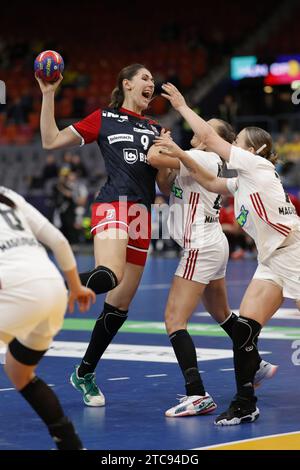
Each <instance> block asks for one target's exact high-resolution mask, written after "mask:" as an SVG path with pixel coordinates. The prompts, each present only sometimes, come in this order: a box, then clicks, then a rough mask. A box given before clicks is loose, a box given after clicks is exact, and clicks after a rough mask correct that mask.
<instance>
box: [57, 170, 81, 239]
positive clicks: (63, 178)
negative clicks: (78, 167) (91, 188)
mask: <svg viewBox="0 0 300 470" xmlns="http://www.w3.org/2000/svg"><path fill="white" fill-rule="evenodd" d="M69 174H70V170H69V169H68V168H66V167H64V168H62V169H61V170H60V172H59V179H58V182H57V183H56V185H55V186H54V188H53V202H54V208H55V209H54V216H53V222H54V224H55V225H56V226H57V227H58V228H59V229H60V230H61V231H62V233H63V234H64V235H65V237H66V238H67V240H68V241H69V242H70V243H71V244H77V243H78V233H77V229H76V228H75V209H76V203H75V200H74V198H73V188H72V185H70V181H68V176H69Z"/></svg>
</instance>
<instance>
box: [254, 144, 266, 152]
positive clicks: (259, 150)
mask: <svg viewBox="0 0 300 470" xmlns="http://www.w3.org/2000/svg"><path fill="white" fill-rule="evenodd" d="M266 146H267V144H264V145H262V146H261V147H259V149H258V150H256V152H255V153H256V154H257V155H258V154H259V153H260V152H261V151H262V150H263V149H264V148H265V147H266Z"/></svg>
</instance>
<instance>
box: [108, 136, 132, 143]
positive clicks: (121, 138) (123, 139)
mask: <svg viewBox="0 0 300 470" xmlns="http://www.w3.org/2000/svg"><path fill="white" fill-rule="evenodd" d="M107 139H108V142H109V143H110V144H115V143H116V142H133V135H131V134H113V135H108V136H107Z"/></svg>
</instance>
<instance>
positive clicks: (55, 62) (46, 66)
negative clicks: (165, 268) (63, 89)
mask: <svg viewBox="0 0 300 470" xmlns="http://www.w3.org/2000/svg"><path fill="white" fill-rule="evenodd" d="M63 70H64V61H63V58H62V56H61V55H60V54H59V53H58V52H55V51H44V52H41V53H40V54H39V55H38V56H37V58H36V59H35V61H34V72H35V74H36V75H37V77H38V78H41V79H42V80H44V81H45V82H56V81H57V80H58V79H59V77H60V74H61V73H62V72H63Z"/></svg>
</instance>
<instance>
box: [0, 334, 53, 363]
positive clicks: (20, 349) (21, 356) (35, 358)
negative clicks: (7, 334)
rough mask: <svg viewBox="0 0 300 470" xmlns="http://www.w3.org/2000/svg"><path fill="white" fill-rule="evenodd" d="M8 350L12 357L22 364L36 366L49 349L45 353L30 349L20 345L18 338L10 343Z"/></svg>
mask: <svg viewBox="0 0 300 470" xmlns="http://www.w3.org/2000/svg"><path fill="white" fill-rule="evenodd" d="M8 349H9V351H10V353H11V355H12V356H13V357H14V358H15V359H16V360H17V361H18V362H21V364H25V365H26V366H35V365H36V364H38V363H39V361H40V360H41V358H42V357H43V356H44V354H45V353H46V352H47V349H46V350H45V351H35V350H34V349H31V348H28V347H27V346H24V345H23V344H22V343H20V341H18V340H17V339H16V338H15V339H13V340H12V341H11V342H10V343H9V345H8Z"/></svg>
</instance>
